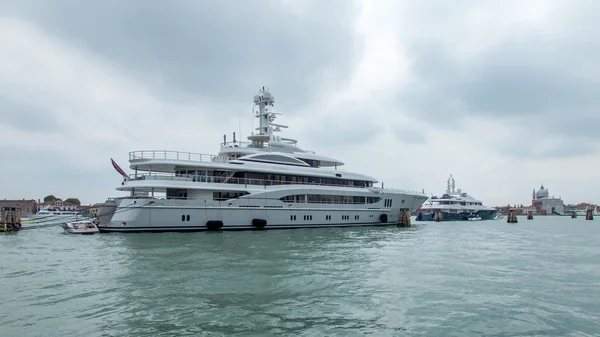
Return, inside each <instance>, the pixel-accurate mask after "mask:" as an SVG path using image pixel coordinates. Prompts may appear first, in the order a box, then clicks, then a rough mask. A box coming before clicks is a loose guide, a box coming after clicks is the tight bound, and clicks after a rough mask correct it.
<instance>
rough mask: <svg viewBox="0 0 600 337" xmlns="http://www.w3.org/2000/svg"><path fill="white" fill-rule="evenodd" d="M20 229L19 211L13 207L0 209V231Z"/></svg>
mask: <svg viewBox="0 0 600 337" xmlns="http://www.w3.org/2000/svg"><path fill="white" fill-rule="evenodd" d="M19 229H21V217H20V215H19V211H18V210H17V209H16V208H13V207H5V208H2V210H0V231H15V230H19Z"/></svg>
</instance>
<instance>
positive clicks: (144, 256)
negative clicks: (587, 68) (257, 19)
mask: <svg viewBox="0 0 600 337" xmlns="http://www.w3.org/2000/svg"><path fill="white" fill-rule="evenodd" d="M519 221H520V222H519V223H518V224H507V223H506V222H505V220H500V221H492V222H490V221H488V222H457V223H427V224H415V225H414V227H412V228H409V229H402V228H396V227H387V228H332V229H298V230H277V231H254V232H224V233H188V234H185V233H154V234H153V233H149V234H144V233H142V234H133V233H130V234H100V235H93V236H78V235H69V234H63V233H62V229H60V228H59V227H53V228H44V229H38V230H28V231H22V232H20V233H16V234H0V247H1V248H2V252H3V256H4V258H3V259H2V262H1V269H0V276H1V280H2V292H0V335H1V336H183V335H193V336H223V335H240V336H268V335H276V334H284V335H290V336H291V335H294V336H364V335H373V336H406V335H427V336H470V335H476V336H480V335H486V336H523V335H527V336H532V335H539V336H598V335H600V245H599V243H600V219H597V220H594V221H585V220H584V219H583V218H581V217H580V218H579V219H571V218H568V217H545V218H543V217H538V218H536V219H535V220H533V221H527V220H526V219H525V218H520V219H519Z"/></svg>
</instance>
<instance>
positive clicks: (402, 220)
mask: <svg viewBox="0 0 600 337" xmlns="http://www.w3.org/2000/svg"><path fill="white" fill-rule="evenodd" d="M398 227H410V211H409V210H407V209H401V210H400V214H398Z"/></svg>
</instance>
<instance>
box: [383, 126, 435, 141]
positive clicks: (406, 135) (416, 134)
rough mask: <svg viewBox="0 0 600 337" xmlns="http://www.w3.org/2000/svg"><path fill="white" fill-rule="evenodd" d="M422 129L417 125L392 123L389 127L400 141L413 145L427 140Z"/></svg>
mask: <svg viewBox="0 0 600 337" xmlns="http://www.w3.org/2000/svg"><path fill="white" fill-rule="evenodd" d="M424 131H425V130H423V129H421V127H420V126H418V125H393V126H392V127H391V132H392V134H393V135H394V136H395V137H396V139H398V141H399V142H400V143H406V144H413V145H419V144H425V143H426V142H427V139H426V138H425V132H424Z"/></svg>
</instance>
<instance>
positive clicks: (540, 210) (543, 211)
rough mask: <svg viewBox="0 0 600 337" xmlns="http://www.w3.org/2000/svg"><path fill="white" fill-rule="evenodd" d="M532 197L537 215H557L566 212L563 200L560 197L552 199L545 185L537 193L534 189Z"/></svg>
mask: <svg viewBox="0 0 600 337" xmlns="http://www.w3.org/2000/svg"><path fill="white" fill-rule="evenodd" d="M532 197H533V200H531V206H532V207H534V208H535V210H536V213H537V215H555V214H557V213H560V214H562V213H564V212H565V203H564V202H563V200H562V199H561V198H560V197H558V198H555V197H554V196H552V197H550V196H549V193H548V189H546V188H544V184H542V186H541V187H540V189H539V190H537V192H536V191H535V188H534V189H533V194H532Z"/></svg>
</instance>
